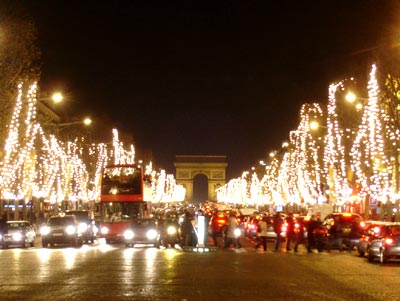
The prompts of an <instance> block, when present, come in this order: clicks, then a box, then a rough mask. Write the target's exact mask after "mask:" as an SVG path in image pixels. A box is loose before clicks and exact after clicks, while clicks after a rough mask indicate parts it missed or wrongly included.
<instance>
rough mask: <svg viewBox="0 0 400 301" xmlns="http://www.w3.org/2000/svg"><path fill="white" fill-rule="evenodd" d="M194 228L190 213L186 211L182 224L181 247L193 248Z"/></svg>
mask: <svg viewBox="0 0 400 301" xmlns="http://www.w3.org/2000/svg"><path fill="white" fill-rule="evenodd" d="M193 235H194V228H193V224H192V218H191V216H190V213H189V211H185V215H184V217H183V221H182V224H181V246H193Z"/></svg>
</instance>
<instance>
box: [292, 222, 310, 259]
mask: <svg viewBox="0 0 400 301" xmlns="http://www.w3.org/2000/svg"><path fill="white" fill-rule="evenodd" d="M305 227H306V224H305V221H304V219H302V218H298V219H296V220H295V223H294V230H293V231H294V248H293V250H294V251H295V252H297V251H298V249H299V245H300V244H303V245H304V246H305V247H306V248H307V240H306V238H305V235H304V234H305V232H306V231H305Z"/></svg>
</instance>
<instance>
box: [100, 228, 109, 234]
mask: <svg viewBox="0 0 400 301" xmlns="http://www.w3.org/2000/svg"><path fill="white" fill-rule="evenodd" d="M109 231H110V230H109V229H108V228H107V227H101V228H100V233H101V234H104V235H105V234H108V232H109Z"/></svg>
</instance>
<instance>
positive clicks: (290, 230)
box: [286, 213, 294, 251]
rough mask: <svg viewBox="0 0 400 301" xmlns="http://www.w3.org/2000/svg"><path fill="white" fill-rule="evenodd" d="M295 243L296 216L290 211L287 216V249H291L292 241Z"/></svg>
mask: <svg viewBox="0 0 400 301" xmlns="http://www.w3.org/2000/svg"><path fill="white" fill-rule="evenodd" d="M291 242H293V243H294V217H293V213H289V214H288V216H287V217H286V251H290V250H291V249H290V243H291Z"/></svg>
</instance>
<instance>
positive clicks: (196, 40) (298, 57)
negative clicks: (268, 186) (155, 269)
mask: <svg viewBox="0 0 400 301" xmlns="http://www.w3.org/2000/svg"><path fill="white" fill-rule="evenodd" d="M22 2H24V1H22ZM25 2H26V4H25V5H26V6H27V7H28V9H29V11H30V13H31V15H32V16H33V18H34V19H35V21H36V25H37V27H38V32H39V46H40V49H41V51H42V69H41V70H42V76H41V82H40V87H41V89H42V90H52V89H55V88H59V89H62V90H63V91H64V92H65V93H67V95H68V97H69V98H70V100H71V106H73V107H74V110H76V114H83V113H84V112H91V116H92V118H93V119H94V121H95V122H97V123H101V124H102V125H104V124H106V125H108V124H109V131H110V137H111V129H112V128H113V127H117V128H118V129H119V130H120V131H123V132H127V133H130V134H131V135H132V136H133V139H134V144H135V145H136V146H137V147H139V148H151V149H152V151H153V156H154V158H155V161H156V164H157V166H158V167H161V168H164V169H166V170H167V172H168V173H173V172H174V169H173V162H174V158H175V155H188V154H191V155H193V154H198V155H227V158H228V174H227V177H228V179H229V178H233V177H238V176H240V175H241V173H242V172H243V171H245V170H248V169H249V168H250V167H251V166H252V165H253V164H254V163H255V162H257V161H259V160H260V159H264V158H265V157H266V156H267V154H268V153H269V152H270V151H271V150H274V149H277V148H279V147H280V146H281V144H282V142H283V141H285V140H287V139H288V136H289V131H290V130H293V129H295V128H296V127H297V124H298V122H299V117H298V115H299V110H300V107H301V105H302V104H304V103H306V102H313V101H316V102H320V103H321V104H326V103H327V97H328V85H329V83H331V82H333V81H336V80H342V79H344V78H347V77H349V76H357V75H358V74H361V73H365V72H367V70H368V68H369V66H370V63H371V62H370V56H371V55H370V52H369V51H366V50H368V49H370V48H371V47H375V46H376V45H377V43H380V42H381V41H382V40H385V39H390V38H392V37H393V34H395V32H394V29H393V27H394V24H393V22H395V21H396V19H398V17H397V15H396V12H398V10H397V11H396V12H395V11H394V10H393V3H394V2H398V1H391V0H390V1H389V0H388V1H386V0H360V1H358V0H355V1H352V0H343V1H334V0H324V1H322V0H321V1H318V0H315V1H302V0H298V1H283V0H279V1H278V0H276V1H273V0H264V1H250V0H249V1H217V0H215V1H209V2H208V1H40V0H37V1H25ZM399 31H400V27H399ZM399 33H400V32H399ZM398 35H399V37H400V34H398ZM399 55H400V50H399Z"/></svg>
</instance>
